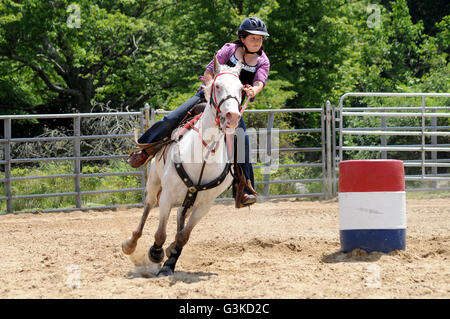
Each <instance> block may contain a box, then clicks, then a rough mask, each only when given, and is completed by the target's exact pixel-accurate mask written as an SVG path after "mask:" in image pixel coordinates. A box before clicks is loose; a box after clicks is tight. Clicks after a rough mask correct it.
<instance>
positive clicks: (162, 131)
mask: <svg viewBox="0 0 450 319" xmlns="http://www.w3.org/2000/svg"><path fill="white" fill-rule="evenodd" d="M203 97H204V93H203V91H200V92H198V93H197V94H195V95H194V96H193V97H191V98H190V99H189V100H187V101H186V102H184V103H183V104H181V105H180V106H179V107H178V108H177V109H175V110H173V111H172V112H170V113H169V114H167V115H166V116H164V117H163V118H162V119H161V120H159V121H158V122H156V123H155V124H153V125H152V127H150V128H149V129H148V130H147V131H146V132H145V133H144V134H142V136H141V137H140V138H139V139H138V142H139V143H142V144H144V143H152V142H157V141H160V140H162V139H163V138H165V137H168V136H170V134H171V133H172V131H173V130H174V129H176V128H177V126H178V125H179V124H180V122H181V121H182V120H183V119H184V118H185V116H186V114H187V113H188V111H189V110H190V109H191V108H192V107H193V106H194V105H195V104H196V103H197V102H198V101H199V100H200V99H201V98H203ZM238 127H240V128H242V129H243V130H244V132H246V130H247V128H246V127H245V123H244V120H243V119H242V118H241V119H240V121H239V126H238ZM239 165H240V166H241V168H242V170H243V171H244V175H245V177H246V178H247V179H250V181H251V184H252V186H253V188H255V177H254V175H253V165H252V163H250V142H249V138H248V135H247V134H245V161H244V162H243V163H239ZM244 193H246V194H251V193H250V192H249V191H247V190H246V189H244ZM233 196H235V189H234V185H233Z"/></svg>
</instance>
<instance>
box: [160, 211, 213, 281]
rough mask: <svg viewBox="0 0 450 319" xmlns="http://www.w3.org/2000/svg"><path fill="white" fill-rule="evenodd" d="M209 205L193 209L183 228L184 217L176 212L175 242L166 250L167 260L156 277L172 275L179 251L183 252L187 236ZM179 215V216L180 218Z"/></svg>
mask: <svg viewBox="0 0 450 319" xmlns="http://www.w3.org/2000/svg"><path fill="white" fill-rule="evenodd" d="M210 207H211V205H202V206H199V207H197V208H195V209H194V210H193V211H192V215H191V217H190V218H189V221H188V223H187V224H186V226H184V220H185V218H184V217H185V216H182V214H181V210H179V211H178V213H179V214H178V220H177V221H178V223H177V224H178V226H177V229H178V230H177V235H176V237H175V242H173V243H172V244H171V245H170V246H169V247H168V248H167V250H166V253H167V256H168V259H167V260H166V262H165V263H164V265H163V267H162V268H161V269H160V271H159V272H158V275H157V276H158V277H163V276H171V275H173V274H174V271H175V265H176V263H177V261H178V258H179V257H180V255H181V251H182V250H183V247H184V245H186V243H187V242H188V240H189V236H190V235H191V232H192V230H193V229H194V227H195V225H197V223H198V222H199V221H200V219H202V217H203V216H205V215H206V213H207V212H208V211H209V209H210ZM180 215H181V216H180Z"/></svg>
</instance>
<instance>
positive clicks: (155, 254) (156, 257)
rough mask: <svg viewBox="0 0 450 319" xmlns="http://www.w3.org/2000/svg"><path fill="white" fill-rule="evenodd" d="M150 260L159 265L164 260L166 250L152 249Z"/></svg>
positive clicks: (149, 254) (149, 255) (149, 253)
mask: <svg viewBox="0 0 450 319" xmlns="http://www.w3.org/2000/svg"><path fill="white" fill-rule="evenodd" d="M148 258H150V260H151V261H152V262H154V263H156V264H159V263H160V262H161V261H162V260H163V258H164V250H163V249H162V248H159V249H158V248H155V246H152V247H150V249H149V251H148Z"/></svg>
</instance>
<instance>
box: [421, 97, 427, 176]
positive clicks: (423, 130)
mask: <svg viewBox="0 0 450 319" xmlns="http://www.w3.org/2000/svg"><path fill="white" fill-rule="evenodd" d="M425 173H426V172H425V96H423V95H422V181H424V180H425Z"/></svg>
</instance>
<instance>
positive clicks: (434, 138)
mask: <svg viewBox="0 0 450 319" xmlns="http://www.w3.org/2000/svg"><path fill="white" fill-rule="evenodd" d="M436 111H437V109H432V112H433V113H436ZM431 126H432V131H433V132H437V127H436V126H437V117H432V118H431ZM431 144H432V145H433V146H435V147H437V136H436V135H432V136H431ZM431 159H432V162H433V163H436V162H437V152H436V151H433V152H431ZM431 174H433V175H437V174H438V168H437V166H433V167H432V168H431ZM432 185H433V186H432V187H433V188H434V189H437V188H438V183H437V181H433V182H432Z"/></svg>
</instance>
